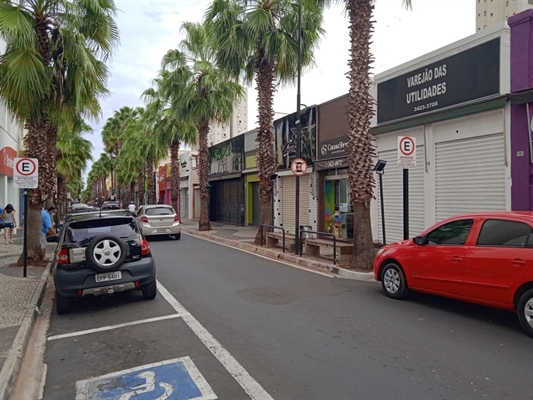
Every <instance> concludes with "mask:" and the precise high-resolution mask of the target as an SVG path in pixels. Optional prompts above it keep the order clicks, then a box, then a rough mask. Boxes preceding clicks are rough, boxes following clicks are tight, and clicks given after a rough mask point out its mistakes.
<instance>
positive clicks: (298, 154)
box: [294, 0, 302, 254]
mask: <svg viewBox="0 0 533 400" xmlns="http://www.w3.org/2000/svg"><path fill="white" fill-rule="evenodd" d="M301 75H302V0H298V78H297V92H296V158H300V157H301V156H302V125H301V124H300V118H301V111H300V106H301V102H300V81H301ZM295 200H296V215H295V220H296V229H295V231H294V235H295V238H296V246H294V247H295V253H296V254H300V247H301V243H300V176H298V175H296V199H295Z"/></svg>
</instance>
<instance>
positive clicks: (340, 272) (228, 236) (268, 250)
mask: <svg viewBox="0 0 533 400" xmlns="http://www.w3.org/2000/svg"><path fill="white" fill-rule="evenodd" d="M211 229H212V230H210V231H207V232H199V231H198V220H193V219H184V220H182V225H181V230H182V232H184V233H187V234H190V235H194V236H198V237H201V238H204V239H209V240H213V241H216V242H219V243H222V244H225V245H228V246H231V247H237V248H239V249H242V250H246V251H249V252H252V253H256V254H259V255H261V256H264V257H268V258H273V259H276V260H282V261H284V262H286V263H289V264H294V265H298V266H301V267H304V268H309V269H314V270H319V271H322V272H326V273H330V274H333V275H335V276H337V277H339V278H344V279H355V280H362V281H373V280H374V274H373V273H372V272H366V273H365V272H356V271H351V270H349V269H346V268H342V267H339V266H338V265H334V264H333V260H328V259H327V258H325V257H311V256H306V255H304V256H303V257H300V256H298V255H296V254H293V253H289V251H288V250H286V251H285V253H284V252H283V249H282V248H281V247H265V246H258V245H255V244H254V239H255V235H256V233H257V230H258V228H257V227H247V226H238V225H229V224H222V223H219V222H211Z"/></svg>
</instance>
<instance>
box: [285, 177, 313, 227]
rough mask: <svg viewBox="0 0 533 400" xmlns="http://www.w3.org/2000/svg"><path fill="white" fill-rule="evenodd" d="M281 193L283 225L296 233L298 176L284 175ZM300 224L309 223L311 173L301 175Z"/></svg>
mask: <svg viewBox="0 0 533 400" xmlns="http://www.w3.org/2000/svg"><path fill="white" fill-rule="evenodd" d="M282 179H283V181H282V185H283V189H282V194H281V196H282V197H281V207H282V226H283V228H285V229H286V231H287V232H290V233H292V234H294V229H295V227H296V226H295V225H296V219H295V218H294V216H295V211H296V209H295V204H296V177H295V176H284V177H283V178H282ZM300 225H309V174H305V175H304V176H301V177H300Z"/></svg>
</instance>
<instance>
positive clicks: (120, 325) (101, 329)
mask: <svg viewBox="0 0 533 400" xmlns="http://www.w3.org/2000/svg"><path fill="white" fill-rule="evenodd" d="M185 315H188V313H187V312H185V313H184V314H171V315H163V316H161V317H155V318H147V319H141V320H138V321H132V322H124V323H122V324H116V325H108V326H103V327H101V328H94V329H87V330H85V331H78V332H71V333H64V334H62V335H53V336H50V337H48V340H57V339H65V338H69V337H74V336H81V335H88V334H90V333H96V332H103V331H110V330H112V329H118V328H124V327H126V326H132V325H139V324H146V323H149V322H157V321H164V320H166V319H173V318H181V317H184V316H185Z"/></svg>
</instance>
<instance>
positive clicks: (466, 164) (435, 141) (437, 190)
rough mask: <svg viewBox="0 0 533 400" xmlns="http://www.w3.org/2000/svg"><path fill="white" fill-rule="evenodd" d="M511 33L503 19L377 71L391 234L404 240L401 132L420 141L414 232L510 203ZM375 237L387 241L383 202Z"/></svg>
mask: <svg viewBox="0 0 533 400" xmlns="http://www.w3.org/2000/svg"><path fill="white" fill-rule="evenodd" d="M509 49H510V32H509V29H508V28H507V27H506V26H505V25H504V24H501V25H499V26H495V27H492V28H489V29H486V30H484V31H482V32H479V33H477V34H475V35H472V36H470V37H467V38H465V39H463V40H460V41H458V42H455V43H453V44H450V45H449V46H446V47H444V48H441V49H438V50H436V51H434V52H432V53H429V54H426V55H425V56H423V57H420V58H417V59H415V60H412V61H411V62H408V63H405V64H403V65H400V66H398V67H395V68H393V69H391V70H389V71H386V72H384V73H382V74H379V75H376V77H375V81H376V93H375V97H376V99H377V112H376V117H375V119H374V123H373V125H374V126H373V128H372V132H373V133H374V134H375V135H376V137H377V141H376V144H377V158H378V159H381V160H385V161H387V166H386V168H385V173H384V175H383V194H384V209H385V213H384V217H385V225H386V238H387V240H388V241H389V242H390V241H396V240H401V239H403V238H404V236H405V235H404V224H403V218H404V214H403V201H402V199H403V184H404V179H403V176H404V172H403V168H399V167H398V164H399V163H398V159H399V154H398V147H399V140H400V139H399V137H405V136H409V137H412V138H414V139H415V140H416V151H415V153H414V154H413V155H414V156H415V157H416V168H412V169H409V171H408V193H409V216H408V221H409V224H408V235H411V236H413V235H416V234H418V233H420V232H421V231H422V230H424V229H425V228H426V227H428V226H431V225H432V224H434V223H436V222H437V221H440V220H442V219H444V218H447V217H450V216H452V215H455V214H460V213H466V212H474V211H494V210H510V209H511V183H512V180H511V168H510V162H511V154H510V144H511V141H510V138H511V129H510V121H511V119H510V117H511V113H510V104H509V102H508V98H509V93H510V51H509ZM376 192H377V193H376V197H377V198H378V201H375V202H374V203H373V207H372V221H373V234H374V235H373V236H374V238H377V239H378V240H380V241H382V238H383V232H382V231H381V223H378V222H379V221H381V218H382V215H381V205H380V204H379V191H376Z"/></svg>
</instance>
